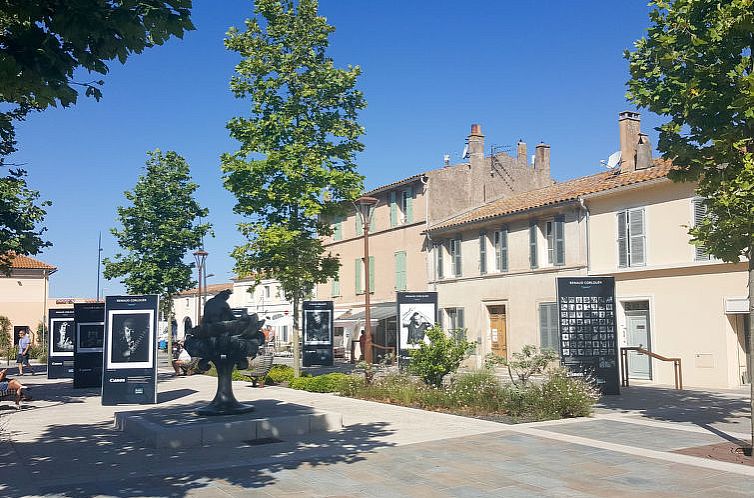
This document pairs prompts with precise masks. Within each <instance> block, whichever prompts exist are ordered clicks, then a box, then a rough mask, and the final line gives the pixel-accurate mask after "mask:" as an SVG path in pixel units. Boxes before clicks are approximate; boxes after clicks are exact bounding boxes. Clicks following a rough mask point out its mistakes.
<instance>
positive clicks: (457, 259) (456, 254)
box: [450, 236, 463, 277]
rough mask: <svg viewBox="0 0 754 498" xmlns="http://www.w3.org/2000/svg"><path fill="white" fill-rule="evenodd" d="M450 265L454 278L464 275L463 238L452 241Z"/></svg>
mask: <svg viewBox="0 0 754 498" xmlns="http://www.w3.org/2000/svg"><path fill="white" fill-rule="evenodd" d="M450 265H451V273H452V274H453V276H454V277H460V276H461V275H462V274H463V273H462V268H461V237H460V236H459V237H458V238H456V239H450Z"/></svg>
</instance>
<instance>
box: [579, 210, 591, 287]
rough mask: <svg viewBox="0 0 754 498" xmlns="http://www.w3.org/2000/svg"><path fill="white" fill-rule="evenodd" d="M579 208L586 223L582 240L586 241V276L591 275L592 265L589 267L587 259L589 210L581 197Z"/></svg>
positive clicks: (589, 263)
mask: <svg viewBox="0 0 754 498" xmlns="http://www.w3.org/2000/svg"><path fill="white" fill-rule="evenodd" d="M579 206H580V207H581V210H582V211H583V212H584V220H585V222H586V227H585V232H586V233H585V234H584V238H585V239H586V274H587V275H591V273H592V265H591V258H590V257H589V208H588V207H587V205H586V202H584V198H583V197H579Z"/></svg>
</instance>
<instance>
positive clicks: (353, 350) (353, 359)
mask: <svg viewBox="0 0 754 498" xmlns="http://www.w3.org/2000/svg"><path fill="white" fill-rule="evenodd" d="M372 348H377V349H383V350H386V351H390V352H391V353H392V354H393V361H395V346H382V345H380V344H375V343H372ZM362 354H363V351H362ZM373 356H374V355H373ZM351 363H356V341H353V342H351Z"/></svg>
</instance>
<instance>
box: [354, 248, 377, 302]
mask: <svg viewBox="0 0 754 498" xmlns="http://www.w3.org/2000/svg"><path fill="white" fill-rule="evenodd" d="M354 275H355V288H356V294H364V290H365V289H364V284H365V282H364V260H363V258H356V260H355V261H354ZM369 293H370V294H374V256H369Z"/></svg>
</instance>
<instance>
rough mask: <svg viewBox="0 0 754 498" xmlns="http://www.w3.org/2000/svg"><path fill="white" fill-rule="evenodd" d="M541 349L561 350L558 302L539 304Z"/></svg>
mask: <svg viewBox="0 0 754 498" xmlns="http://www.w3.org/2000/svg"><path fill="white" fill-rule="evenodd" d="M539 349H542V350H544V349H550V350H552V351H556V352H558V353H559V352H560V334H559V332H558V306H557V303H542V304H540V305H539Z"/></svg>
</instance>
